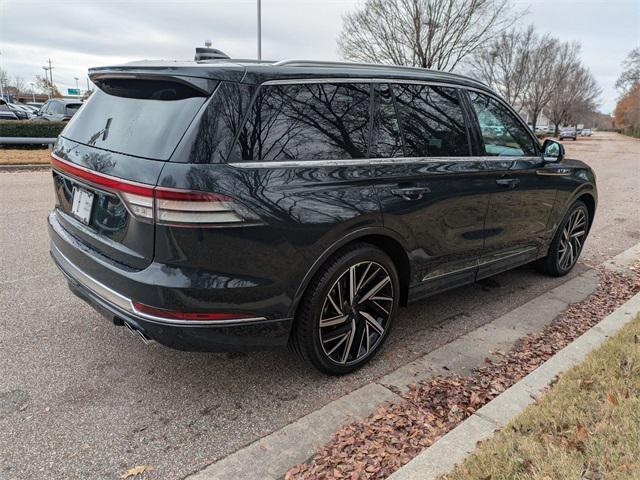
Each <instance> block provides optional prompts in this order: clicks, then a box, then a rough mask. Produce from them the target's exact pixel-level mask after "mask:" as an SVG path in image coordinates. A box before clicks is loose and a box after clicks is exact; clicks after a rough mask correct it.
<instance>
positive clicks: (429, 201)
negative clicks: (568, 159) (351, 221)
mask: <svg viewBox="0 0 640 480" xmlns="http://www.w3.org/2000/svg"><path fill="white" fill-rule="evenodd" d="M374 118H375V121H374V125H375V128H374V132H373V136H372V150H371V154H372V156H374V157H375V158H374V159H372V168H373V175H374V178H375V182H376V188H377V191H378V197H379V199H380V205H381V209H382V213H383V222H384V225H385V227H386V228H389V229H391V230H394V231H395V232H397V233H398V234H399V235H400V236H401V237H403V238H405V239H406V242H407V247H408V249H409V254H410V260H411V265H412V285H411V290H410V295H411V296H412V297H413V298H416V297H420V296H423V295H427V294H431V293H434V292H436V291H439V290H442V289H445V288H450V287H452V286H455V285H461V284H464V283H469V282H472V281H474V280H475V275H476V272H477V266H478V260H479V257H480V254H481V253H482V249H483V228H484V221H485V215H486V211H487V207H488V202H489V193H490V191H491V190H492V184H491V183H490V182H491V181H490V180H489V179H488V177H487V172H486V167H485V164H484V161H483V160H482V158H479V157H474V156H472V154H473V153H475V152H473V150H472V146H471V143H470V139H469V130H468V127H467V113H466V112H465V109H464V105H463V103H462V101H461V98H460V94H459V92H458V90H457V89H455V88H451V87H444V86H431V85H427V84H417V83H416V84H405V83H395V84H392V85H387V84H384V83H382V84H379V85H378V87H377V90H376V96H375V115H374Z"/></svg>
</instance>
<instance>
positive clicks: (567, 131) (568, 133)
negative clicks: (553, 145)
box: [559, 127, 577, 140]
mask: <svg viewBox="0 0 640 480" xmlns="http://www.w3.org/2000/svg"><path fill="white" fill-rule="evenodd" d="M576 137H577V133H576V127H562V128H561V129H560V136H559V138H560V140H563V139H565V138H571V139H573V140H575V139H576Z"/></svg>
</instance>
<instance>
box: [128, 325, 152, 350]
mask: <svg viewBox="0 0 640 480" xmlns="http://www.w3.org/2000/svg"><path fill="white" fill-rule="evenodd" d="M124 325H125V326H126V327H127V330H128V332H129V333H130V334H131V335H132V336H134V337H137V338H139V339H140V340H142V343H144V344H145V345H153V344H154V343H156V341H155V340H153V339H151V338H149V337H147V336H146V335H145V334H144V333H142V332H141V331H140V330H138V329H137V328H136V327H134V326H133V325H131V324H130V323H128V322H124Z"/></svg>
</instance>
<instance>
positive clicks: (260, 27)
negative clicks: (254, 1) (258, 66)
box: [258, 0, 262, 60]
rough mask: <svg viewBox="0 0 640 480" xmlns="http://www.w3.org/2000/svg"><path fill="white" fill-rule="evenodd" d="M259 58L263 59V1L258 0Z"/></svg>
mask: <svg viewBox="0 0 640 480" xmlns="http://www.w3.org/2000/svg"><path fill="white" fill-rule="evenodd" d="M258 60H262V2H261V0H258Z"/></svg>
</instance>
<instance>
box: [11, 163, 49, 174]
mask: <svg viewBox="0 0 640 480" xmlns="http://www.w3.org/2000/svg"><path fill="white" fill-rule="evenodd" d="M50 168H51V165H50V164H48V163H24V164H19V165H0V172H18V171H21V170H48V169H50Z"/></svg>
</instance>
